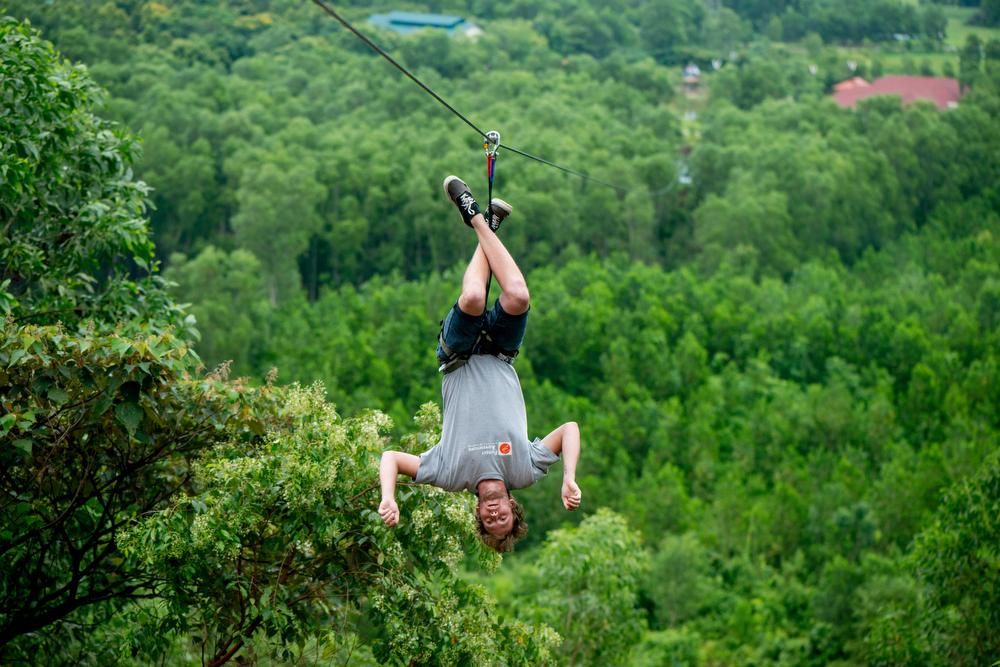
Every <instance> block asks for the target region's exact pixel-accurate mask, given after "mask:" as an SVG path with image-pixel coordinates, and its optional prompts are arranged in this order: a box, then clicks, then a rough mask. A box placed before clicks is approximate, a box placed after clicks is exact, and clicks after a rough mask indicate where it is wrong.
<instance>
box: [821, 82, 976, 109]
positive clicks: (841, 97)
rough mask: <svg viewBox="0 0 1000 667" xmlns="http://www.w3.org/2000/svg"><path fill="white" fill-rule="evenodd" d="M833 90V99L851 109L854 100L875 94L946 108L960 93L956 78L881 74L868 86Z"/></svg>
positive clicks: (855, 102)
mask: <svg viewBox="0 0 1000 667" xmlns="http://www.w3.org/2000/svg"><path fill="white" fill-rule="evenodd" d="M845 83H846V82H845ZM837 85H838V86H839V85H840V84H837ZM835 89H836V92H835V93H834V94H833V100H834V101H835V102H836V103H837V104H839V105H840V106H842V107H845V108H854V107H855V106H857V104H858V100H863V99H865V98H867V97H873V96H875V95H898V96H899V97H901V98H903V104H909V103H910V102H913V101H914V100H929V101H931V102H933V103H934V104H936V105H937V106H938V108H939V109H947V108H949V107H952V106H954V105H955V104H957V103H958V100H959V98H960V97H961V96H962V91H961V87H960V86H959V84H958V81H957V80H955V79H946V78H943V77H934V76H884V77H882V78H881V79H877V80H876V81H875V82H874V83H872V84H871V85H870V86H851V87H847V89H846V90H841V89H839V88H837V86H835Z"/></svg>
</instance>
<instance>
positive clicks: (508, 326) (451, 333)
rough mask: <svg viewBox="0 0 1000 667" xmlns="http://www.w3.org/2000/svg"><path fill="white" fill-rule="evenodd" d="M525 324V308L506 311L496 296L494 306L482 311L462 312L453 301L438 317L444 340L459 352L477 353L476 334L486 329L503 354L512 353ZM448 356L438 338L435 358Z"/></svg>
mask: <svg viewBox="0 0 1000 667" xmlns="http://www.w3.org/2000/svg"><path fill="white" fill-rule="evenodd" d="M527 326H528V312H527V311H525V312H524V313H521V314H520V315H509V314H507V312H506V311H505V310H504V309H503V307H502V306H501V305H500V299H497V300H496V303H494V304H493V308H491V309H490V310H487V311H486V312H485V313H483V314H482V315H469V314H468V313H463V312H462V310H461V309H460V308H459V307H458V304H457V303H456V304H455V305H454V306H452V307H451V310H449V311H448V314H447V315H445V316H444V319H443V320H442V321H441V333H442V334H443V338H444V342H445V344H446V345H447V346H448V347H449V348H450V349H451V351H452V352H455V353H456V354H459V355H466V354H478V353H479V348H480V340H479V334H480V332H482V331H485V332H486V333H487V334H488V335H489V337H490V338H491V339H493V342H494V344H496V346H497V347H499V348H500V350H502V351H503V353H504V354H506V355H508V356H513V355H514V353H515V352H517V351H518V349H520V347H521V342H522V341H523V340H524V331H525V329H526V328H527ZM447 356H448V355H446V354H445V353H444V350H442V349H441V343H440V340H439V341H438V346H437V357H438V361H441V362H443V361H445V359H447Z"/></svg>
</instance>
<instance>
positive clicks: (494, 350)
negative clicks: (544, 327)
mask: <svg viewBox="0 0 1000 667" xmlns="http://www.w3.org/2000/svg"><path fill="white" fill-rule="evenodd" d="M438 343H439V344H440V345H441V351H442V352H444V354H445V358H444V359H443V360H441V365H440V366H438V371H439V372H440V373H442V374H444V375H447V374H448V373H451V372H452V371H455V370H458V369H459V368H461V367H462V366H464V365H465V364H467V363H469V357H471V356H472V355H474V354H489V355H491V356H494V357H496V358H497V359H499V360H500V361H503V362H505V363H508V364H513V363H514V358H515V357H517V353H518V350H514V351H513V352H510V351H508V350H503V349H500V346H499V345H497V344H496V343H495V342H494V341H493V339H492V338H490V335H489V333H487V331H486V329H480V330H479V337H478V338H476V342H475V343H474V344H473V345H472V349H471V350H470V351H469V352H468V353H466V354H459V353H458V352H456V351H455V350H453V349H451V348H450V347H448V344H447V343H445V342H444V320H441V329H440V330H439V331H438Z"/></svg>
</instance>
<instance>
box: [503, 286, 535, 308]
mask: <svg viewBox="0 0 1000 667" xmlns="http://www.w3.org/2000/svg"><path fill="white" fill-rule="evenodd" d="M529 305H531V295H530V294H528V285H527V284H525V283H523V282H518V283H517V284H514V285H508V286H507V289H505V290H504V292H503V309H504V310H505V311H507V313H508V314H509V315H520V314H521V313H526V312H528V306H529Z"/></svg>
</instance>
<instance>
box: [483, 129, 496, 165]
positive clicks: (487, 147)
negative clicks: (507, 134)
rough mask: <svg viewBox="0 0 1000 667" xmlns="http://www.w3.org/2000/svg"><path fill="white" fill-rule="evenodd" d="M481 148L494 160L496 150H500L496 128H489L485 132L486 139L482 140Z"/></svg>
mask: <svg viewBox="0 0 1000 667" xmlns="http://www.w3.org/2000/svg"><path fill="white" fill-rule="evenodd" d="M483 150H484V151H486V154H487V155H489V156H491V157H492V158H493V159H494V160H495V159H496V156H497V151H498V150H500V133H499V132H497V131H496V130H490V131H489V132H487V133H486V141H484V142H483Z"/></svg>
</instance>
